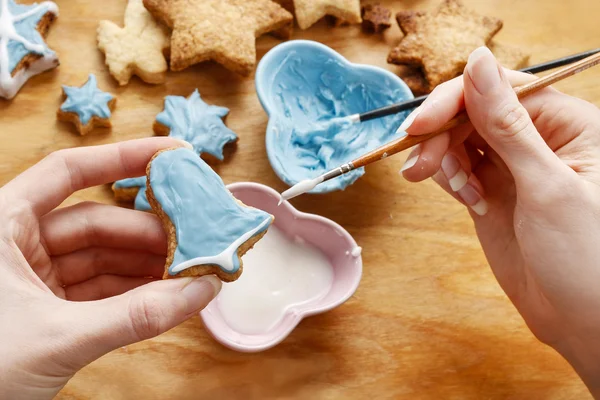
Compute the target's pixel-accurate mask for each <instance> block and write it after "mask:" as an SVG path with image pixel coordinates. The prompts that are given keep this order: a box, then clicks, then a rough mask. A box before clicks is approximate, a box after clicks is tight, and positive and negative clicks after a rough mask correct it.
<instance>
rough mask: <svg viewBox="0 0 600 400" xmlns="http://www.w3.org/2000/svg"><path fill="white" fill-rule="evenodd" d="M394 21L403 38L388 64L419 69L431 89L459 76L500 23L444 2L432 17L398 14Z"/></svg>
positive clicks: (455, 2)
mask: <svg viewBox="0 0 600 400" xmlns="http://www.w3.org/2000/svg"><path fill="white" fill-rule="evenodd" d="M396 19H397V21H398V24H399V25H400V29H401V30H402V32H403V33H404V34H405V36H404V38H402V40H401V41H400V43H399V44H398V46H397V47H396V48H394V49H393V50H392V51H391V52H390V54H389V56H388V62H389V63H393V64H404V65H410V66H415V67H420V68H422V70H423V73H424V74H425V78H426V79H427V81H428V82H429V85H430V86H431V87H435V86H437V85H439V84H440V83H442V82H445V81H447V80H449V79H452V78H454V77H456V76H457V75H459V74H460V73H461V72H462V70H463V69H464V67H465V65H466V64H467V60H468V58H469V55H470V54H471V52H472V51H473V50H475V49H476V48H478V47H481V46H485V45H486V44H487V43H488V42H489V41H490V40H491V39H492V37H493V36H494V35H495V34H496V33H497V32H498V31H499V30H500V29H501V28H502V21H500V20H499V19H496V18H490V17H484V16H481V15H479V14H477V13H475V12H473V11H470V10H468V9H467V8H466V7H464V6H463V5H462V4H461V3H460V2H459V1H458V0H444V2H443V3H442V4H441V6H440V7H439V8H438V9H437V10H436V11H434V12H432V13H424V12H415V11H403V12H399V13H398V14H397V15H396Z"/></svg>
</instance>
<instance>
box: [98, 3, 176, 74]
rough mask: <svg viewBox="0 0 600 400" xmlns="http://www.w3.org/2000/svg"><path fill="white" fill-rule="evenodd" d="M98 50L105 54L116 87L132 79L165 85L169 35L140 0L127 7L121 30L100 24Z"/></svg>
mask: <svg viewBox="0 0 600 400" xmlns="http://www.w3.org/2000/svg"><path fill="white" fill-rule="evenodd" d="M98 48H99V49H100V50H101V51H102V52H104V53H105V55H106V65H108V69H109V70H110V73H111V74H112V76H113V77H114V78H115V79H116V80H117V82H119V85H126V84H127V83H128V82H129V79H131V75H137V76H139V77H140V78H141V79H142V80H143V81H144V82H147V83H154V84H156V83H162V82H164V81H165V75H166V72H167V61H166V60H165V51H166V50H167V49H168V48H169V34H168V31H167V29H166V27H165V26H163V25H161V24H159V23H158V22H156V21H155V20H154V18H153V17H152V15H150V13H149V12H148V11H147V10H146V9H145V8H144V3H143V1H142V0H129V2H128V3H127V8H126V10H125V26H124V28H120V27H119V26H117V25H115V24H114V23H112V22H111V21H100V24H99V25H98Z"/></svg>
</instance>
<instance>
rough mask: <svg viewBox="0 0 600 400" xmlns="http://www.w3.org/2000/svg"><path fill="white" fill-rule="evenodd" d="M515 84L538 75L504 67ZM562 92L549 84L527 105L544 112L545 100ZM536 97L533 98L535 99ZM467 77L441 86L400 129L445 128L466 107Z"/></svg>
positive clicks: (426, 130)
mask: <svg viewBox="0 0 600 400" xmlns="http://www.w3.org/2000/svg"><path fill="white" fill-rule="evenodd" d="M503 71H504V73H505V75H506V77H507V78H508V81H509V82H510V84H511V86H512V87H517V86H520V85H523V84H526V83H528V82H531V81H533V80H535V79H537V78H536V77H535V76H534V75H531V74H526V73H523V72H518V71H511V70H507V69H503ZM555 96H564V95H562V94H560V93H559V92H557V91H555V90H553V89H551V88H545V89H543V90H541V91H539V92H537V93H536V94H535V96H530V97H529V98H526V99H523V103H524V105H526V106H527V107H528V106H530V107H531V111H532V112H540V111H541V110H540V108H541V105H542V104H547V103H552V100H553V99H554V97H555ZM534 98H535V100H532V99H534ZM464 104H465V103H464V78H463V76H459V77H457V78H454V79H452V80H450V81H447V82H445V83H442V84H441V85H439V86H437V87H436V88H435V89H434V90H433V92H431V94H430V95H429V96H428V97H427V99H426V100H425V101H424V102H423V104H421V106H419V107H417V109H415V110H414V111H413V112H412V113H411V114H410V115H409V116H408V117H407V118H406V119H405V120H404V122H403V123H402V125H401V126H400V128H399V130H400V131H407V132H408V134H410V135H425V134H427V133H430V132H433V131H435V130H437V129H439V128H441V127H442V126H443V125H444V124H445V123H446V122H448V121H450V120H451V119H452V118H454V117H455V116H456V114H458V113H459V112H460V111H462V110H463V109H464Z"/></svg>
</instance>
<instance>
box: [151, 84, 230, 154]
mask: <svg viewBox="0 0 600 400" xmlns="http://www.w3.org/2000/svg"><path fill="white" fill-rule="evenodd" d="M227 114H229V110H228V109H227V108H225V107H218V106H213V105H208V104H206V103H205V102H204V101H203V100H202V99H201V98H200V93H198V89H196V90H195V91H194V93H192V94H191V95H190V97H189V98H187V99H186V98H185V97H182V96H167V97H166V98H165V109H164V111H162V112H161V113H160V114H158V115H157V116H156V122H155V123H154V126H153V128H154V132H155V133H156V134H158V135H169V136H171V137H174V138H177V139H183V140H185V141H187V142H189V143H191V145H192V146H193V147H194V150H195V151H196V152H198V153H199V154H200V155H204V154H205V153H206V154H209V155H210V156H212V157H214V158H216V159H218V160H220V161H222V160H223V147H224V146H225V145H226V144H227V143H232V142H235V141H236V140H237V135H236V134H235V132H233V131H232V130H231V129H229V128H228V127H227V126H225V124H224V123H223V118H225V116H226V115H227Z"/></svg>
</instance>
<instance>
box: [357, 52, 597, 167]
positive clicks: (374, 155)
mask: <svg viewBox="0 0 600 400" xmlns="http://www.w3.org/2000/svg"><path fill="white" fill-rule="evenodd" d="M598 64H600V53H598V54H594V55H593V56H590V57H588V58H584V59H583V60H581V61H578V62H576V63H574V64H571V65H569V66H567V67H565V68H562V69H559V70H558V71H556V72H553V73H551V74H549V75H546V76H545V77H543V78H540V79H536V80H535V81H533V82H529V83H527V84H525V85H522V86H519V87H517V88H515V93H516V94H517V96H518V97H519V98H523V97H525V96H527V95H530V94H531V93H535V92H537V91H538V90H541V89H543V88H545V87H548V86H550V85H552V84H553V83H556V82H558V81H561V80H563V79H565V78H568V77H569V76H572V75H575V74H578V73H580V72H582V71H585V70H586V69H588V68H591V67H593V66H595V65H598ZM467 122H469V116H468V115H467V113H466V112H465V111H462V112H461V113H460V114H458V115H457V116H456V117H455V118H453V119H451V120H450V121H448V122H447V123H445V124H444V126H442V127H441V128H440V129H438V130H436V131H434V132H431V133H428V134H425V135H418V136H412V135H409V136H405V137H403V138H401V139H396V140H393V141H391V142H390V143H386V144H384V145H383V146H381V147H378V148H377V149H375V150H373V151H370V152H369V153H367V154H364V155H362V156H361V157H359V158H357V159H356V160H354V161H352V165H353V166H354V168H360V167H364V166H365V165H369V164H371V163H374V162H377V161H379V160H381V159H384V158H386V157H389V156H391V155H393V154H396V153H399V152H401V151H404V150H406V149H409V148H411V147H413V146H415V145H417V144H419V143H421V142H424V141H426V140H428V139H431V138H432V137H434V136H437V135H439V134H440V133H443V132H446V131H448V130H450V129H452V128H456V127H457V126H459V125H462V124H465V123H467Z"/></svg>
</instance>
